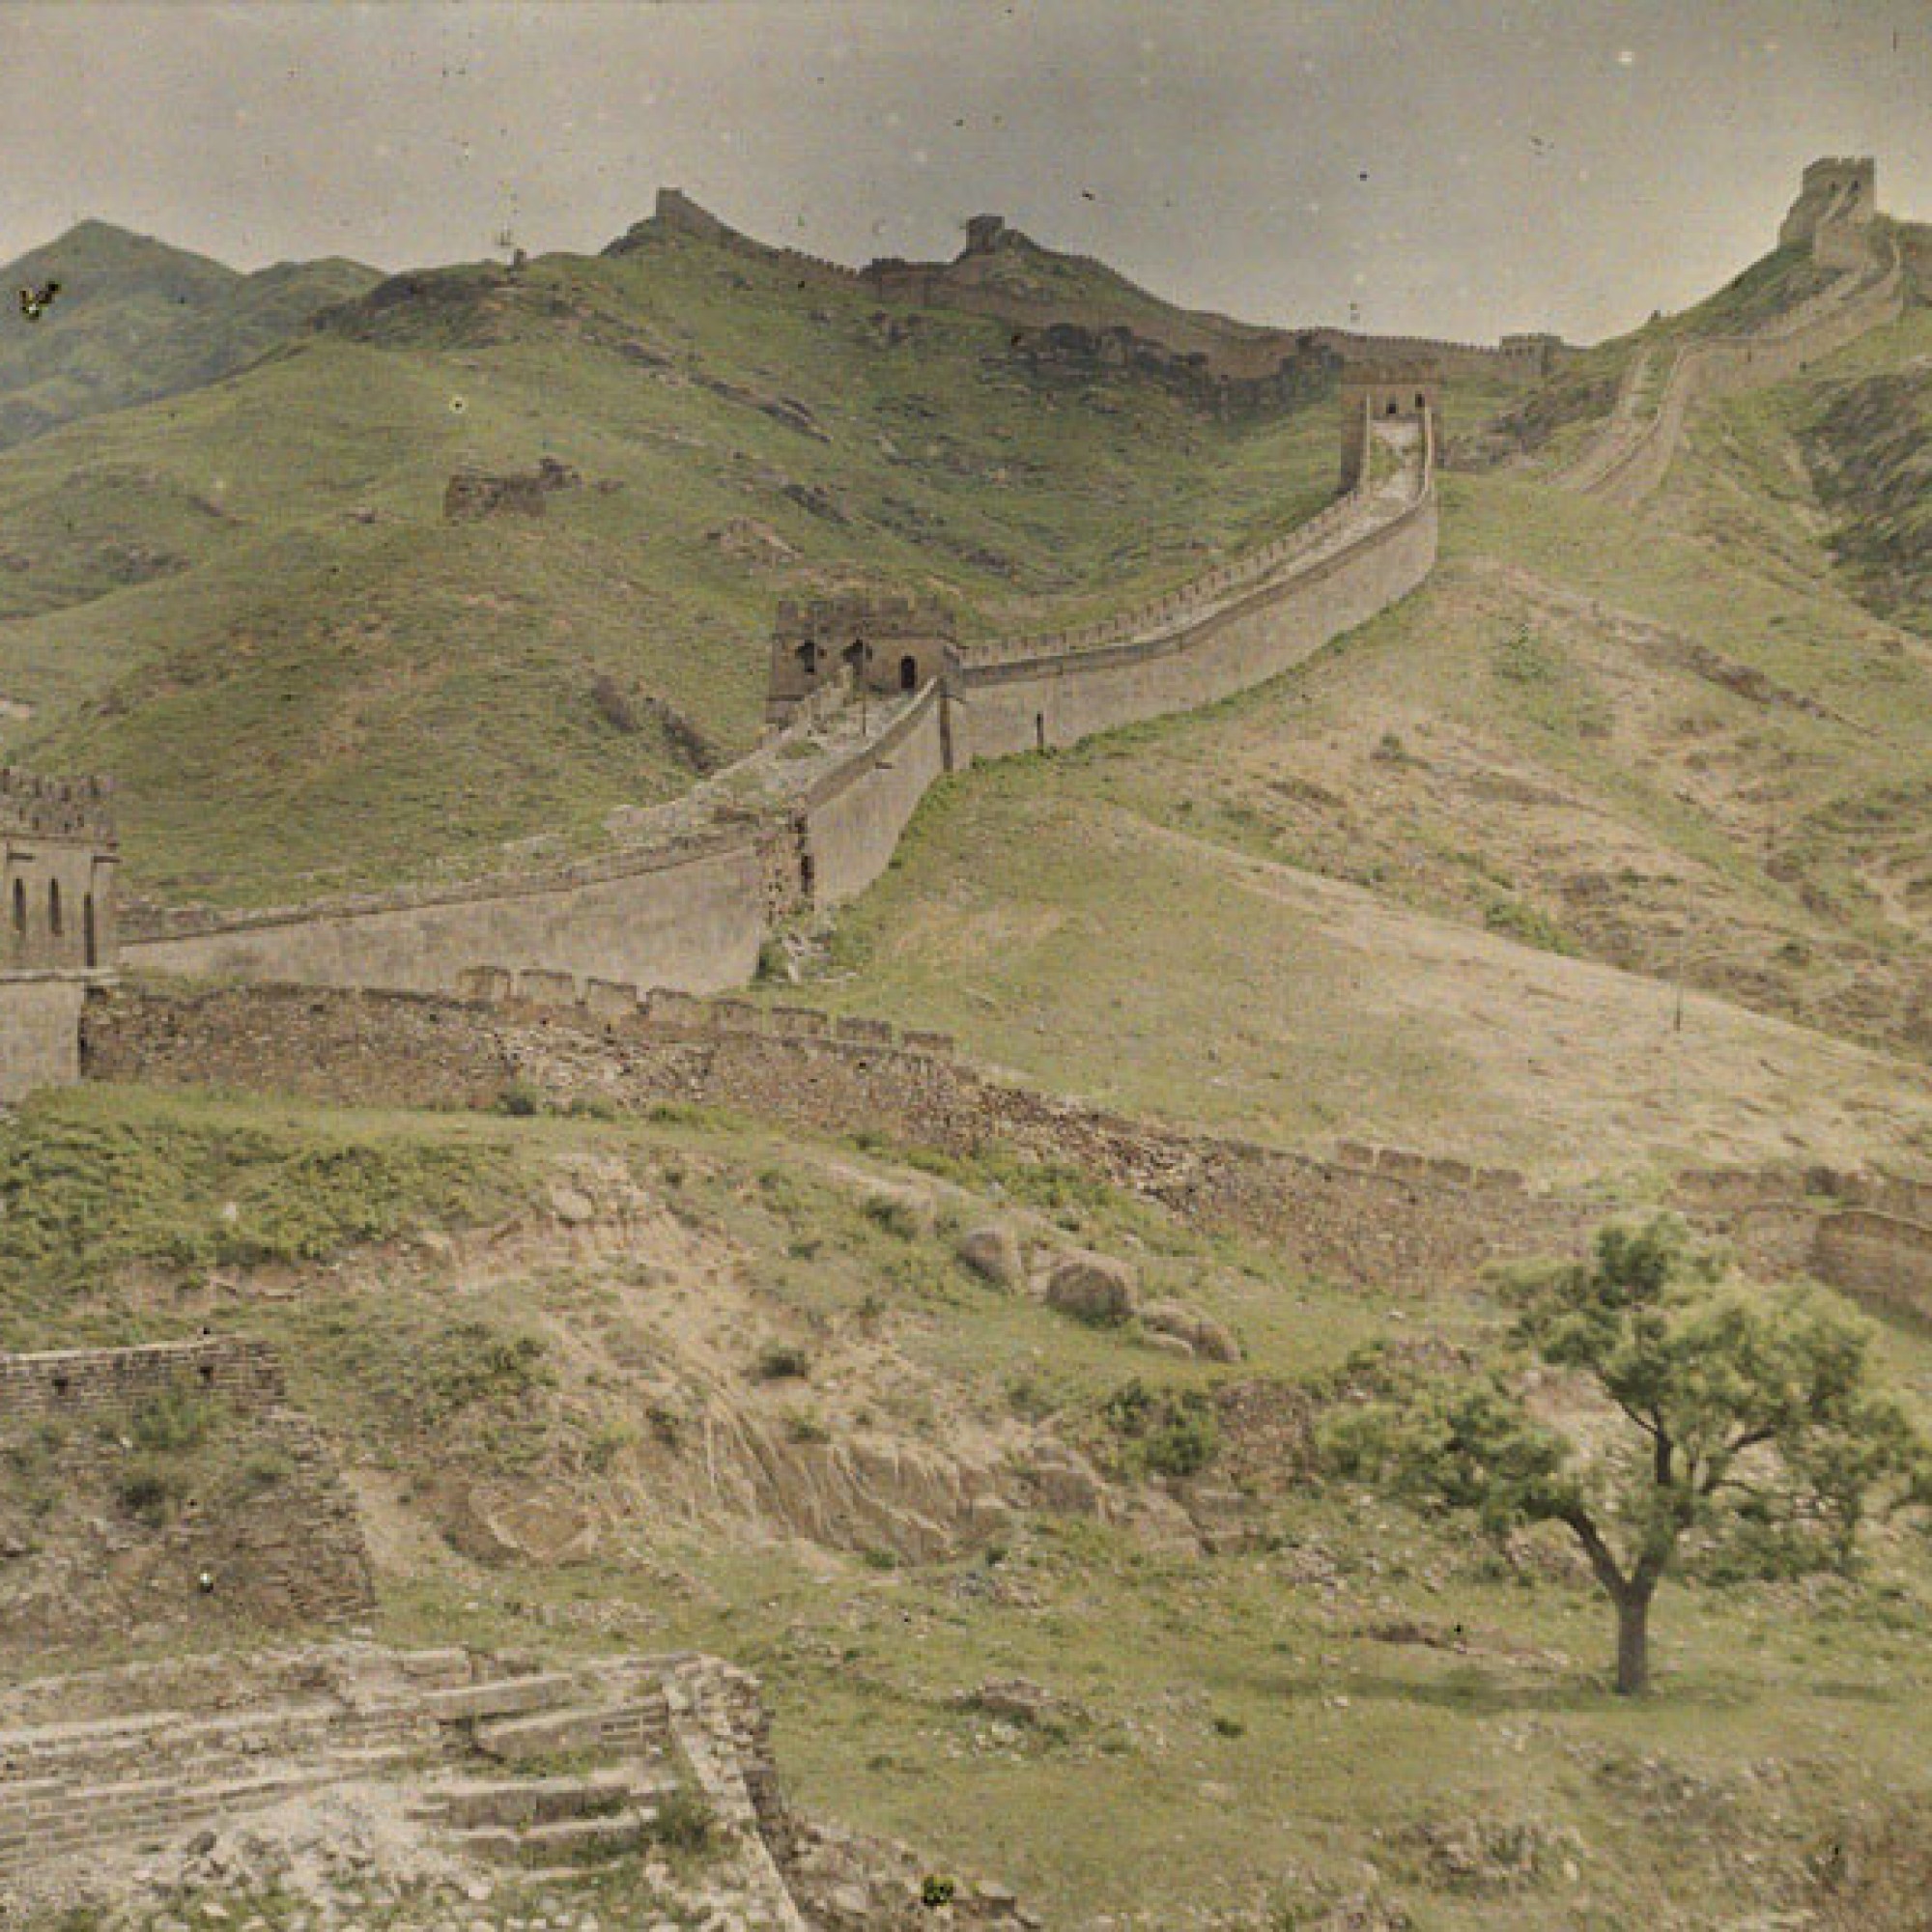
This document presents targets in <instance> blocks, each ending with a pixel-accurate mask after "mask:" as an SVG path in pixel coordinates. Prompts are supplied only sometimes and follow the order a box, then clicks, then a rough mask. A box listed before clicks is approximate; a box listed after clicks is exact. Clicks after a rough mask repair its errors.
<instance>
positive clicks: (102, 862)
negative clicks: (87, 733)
mask: <svg viewBox="0 0 1932 1932" xmlns="http://www.w3.org/2000/svg"><path fill="white" fill-rule="evenodd" d="M112 792H113V786H112V783H111V781H108V780H106V779H96V778H86V779H44V778H37V777H35V776H34V775H33V774H32V773H30V772H22V771H15V770H13V769H12V768H0V973H7V972H60V971H75V972H93V971H98V970H102V969H105V968H106V967H108V966H110V965H112V963H113V959H114V867H115V865H116V863H117V860H118V858H119V853H118V850H117V847H116V841H115V836H114V821H113V814H112V811H111V810H110V807H109V800H110V798H111V796H112Z"/></svg>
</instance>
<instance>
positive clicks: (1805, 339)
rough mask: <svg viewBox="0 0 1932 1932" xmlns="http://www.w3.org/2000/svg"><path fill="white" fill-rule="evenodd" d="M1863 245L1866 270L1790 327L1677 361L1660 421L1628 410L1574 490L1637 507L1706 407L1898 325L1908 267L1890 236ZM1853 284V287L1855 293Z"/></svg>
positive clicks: (1711, 345)
mask: <svg viewBox="0 0 1932 1932" xmlns="http://www.w3.org/2000/svg"><path fill="white" fill-rule="evenodd" d="M1848 232H1850V233H1853V234H1855V235H1856V236H1857V237H1858V238H1859V244H1858V245H1859V249H1860V255H1861V267H1860V268H1859V269H1858V270H1856V271H1855V272H1854V273H1853V274H1850V275H1848V276H1847V277H1846V278H1845V281H1843V282H1840V283H1836V284H1834V285H1833V287H1832V288H1830V289H1827V290H1826V291H1824V292H1823V293H1822V294H1820V295H1817V296H1814V297H1813V298H1811V299H1810V300H1809V301H1808V302H1805V303H1804V304H1803V305H1802V306H1801V307H1799V308H1797V309H1795V310H1793V312H1792V313H1791V315H1790V316H1789V317H1787V318H1786V319H1785V321H1784V323H1783V324H1782V326H1781V327H1777V328H1776V329H1765V330H1760V331H1758V332H1757V333H1754V334H1749V335H1723V336H1712V337H1707V338H1705V339H1704V340H1702V341H1697V342H1692V343H1690V344H1688V345H1687V346H1686V347H1684V348H1683V349H1680V350H1679V351H1678V352H1677V355H1676V359H1675V360H1674V361H1673V362H1672V364H1671V366H1670V371H1669V374H1668V375H1667V377H1666V378H1665V381H1664V384H1663V390H1662V396H1661V398H1660V400H1659V402H1658V406H1657V409H1656V411H1655V412H1654V413H1653V414H1651V415H1650V416H1648V417H1647V418H1643V419H1640V420H1639V419H1635V418H1633V417H1631V416H1630V415H1628V414H1627V412H1623V411H1621V410H1620V411H1619V412H1618V417H1617V419H1616V420H1615V421H1614V422H1613V424H1612V426H1611V427H1610V428H1609V429H1607V430H1606V431H1605V433H1604V434H1603V435H1602V436H1601V437H1599V439H1598V440H1596V441H1595V442H1594V443H1592V444H1591V445H1590V446H1589V447H1588V448H1587V449H1586V450H1585V451H1584V452H1583V453H1582V455H1581V456H1580V457H1579V458H1578V459H1577V461H1576V462H1575V463H1574V464H1573V465H1571V467H1570V468H1569V469H1567V470H1566V471H1565V472H1564V473H1563V475H1562V476H1561V477H1560V478H1559V480H1560V481H1561V482H1562V483H1563V484H1564V485H1565V487H1566V488H1569V489H1572V490H1577V491H1580V492H1585V493H1587V494H1589V495H1592V496H1599V497H1605V498H1607V499H1608V500H1609V501H1611V502H1616V503H1621V504H1624V505H1627V506H1628V505H1631V504H1634V503H1638V502H1641V501H1642V500H1643V498H1644V497H1647V496H1649V495H1650V493H1651V492H1652V491H1653V490H1655V489H1656V488H1657V487H1658V485H1659V484H1660V483H1662V481H1663V478H1664V475H1665V474H1666V472H1667V471H1668V470H1669V469H1670V466H1671V464H1672V462H1674V461H1675V459H1676V455H1677V449H1678V445H1679V443H1680V442H1681V441H1682V440H1683V436H1684V431H1685V427H1686V424H1687V423H1688V422H1689V420H1690V413H1691V412H1692V410H1693V409H1695V408H1696V407H1697V406H1698V405H1699V404H1701V403H1706V402H1709V401H1712V400H1715V399H1716V398H1719V397H1721V396H1726V395H1735V394H1738V393H1740V392H1742V391H1744V390H1747V389H1755V388H1762V387H1765V386H1767V385H1768V384H1773V383H1782V382H1786V381H1789V380H1790V378H1792V377H1793V376H1796V375H1798V374H1800V373H1801V372H1802V371H1804V370H1805V369H1807V368H1809V367H1810V366H1811V364H1812V363H1814V362H1817V361H1820V360H1822V359H1823V358H1824V357H1825V356H1827V355H1833V353H1835V352H1836V351H1837V350H1839V349H1842V348H1844V347H1845V345H1846V344H1847V343H1851V342H1855V341H1857V340H1858V338H1859V337H1860V336H1861V335H1864V334H1866V333H1867V332H1869V331H1870V330H1871V329H1874V328H1878V327H1883V326H1884V325H1885V324H1887V323H1889V322H1894V321H1896V320H1897V318H1898V316H1899V314H1900V313H1901V311H1902V309H1903V307H1904V302H1905V264H1904V258H1903V256H1902V255H1901V253H1900V251H1899V249H1898V246H1897V243H1896V241H1894V240H1892V239H1891V238H1890V237H1889V236H1886V237H1882V238H1881V239H1880V241H1878V243H1877V244H1876V249H1877V253H1876V257H1874V254H1873V246H1874V244H1873V243H1872V241H1871V236H1872V232H1873V231H1872V230H1870V229H1868V228H1859V229H1856V230H1851V231H1848ZM1848 284H1849V286H1848Z"/></svg>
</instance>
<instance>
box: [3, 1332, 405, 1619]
mask: <svg viewBox="0 0 1932 1932" xmlns="http://www.w3.org/2000/svg"><path fill="white" fill-rule="evenodd" d="M170 1399H173V1400H174V1401H176V1402H178V1403H179V1402H183V1401H186V1402H191V1403H193V1404H195V1405H204V1404H205V1405H206V1407H205V1409H203V1411H202V1413H203V1414H204V1415H205V1417H206V1423H205V1427H206V1430H207V1436H206V1444H207V1447H208V1449H209V1451H210V1453H211V1455H212V1456H213V1458H214V1459H216V1460H215V1461H214V1462H212V1463H208V1462H204V1463H197V1465H196V1466H197V1468H198V1469H199V1470H200V1474H201V1475H210V1474H213V1478H214V1480H216V1481H217V1482H220V1483H222V1484H224V1485H225V1487H224V1490H223V1492H222V1494H221V1496H220V1497H219V1498H217V1497H216V1496H214V1495H209V1496H205V1497H204V1496H201V1495H198V1494H196V1495H186V1496H185V1497H183V1498H182V1499H181V1500H182V1504H183V1507H182V1508H181V1509H180V1510H179V1511H178V1512H176V1513H174V1514H172V1515H170V1516H169V1517H168V1518H167V1519H166V1520H156V1521H152V1522H150V1523H148V1524H147V1527H146V1528H145V1529H143V1528H141V1527H137V1525H136V1522H135V1520H132V1519H130V1520H128V1521H127V1522H126V1523H125V1524H123V1525H120V1526H118V1527H117V1526H115V1525H113V1524H103V1523H100V1522H71V1521H68V1520H66V1518H65V1517H64V1515H63V1513H62V1512H63V1510H64V1509H65V1510H72V1509H81V1510H82V1511H83V1512H84V1513H85V1512H91V1511H93V1510H95V1509H97V1508H108V1509H111V1508H112V1507H113V1506H114V1502H115V1498H116V1494H117V1492H118V1489H119V1487H120V1486H121V1485H122V1484H124V1483H125V1481H126V1480H127V1479H128V1477H129V1476H130V1474H134V1473H137V1472H138V1470H139V1468H140V1467H141V1466H144V1464H142V1463H140V1462H139V1461H138V1460H137V1459H141V1458H145V1465H147V1466H152V1468H156V1469H158V1468H160V1467H161V1466H162V1465H164V1464H165V1463H166V1462H167V1458H168V1456H169V1454H170V1453H172V1452H171V1451H170V1449H169V1448H168V1447H167V1446H165V1445H161V1446H156V1448H155V1449H154V1450H153V1451H152V1452H150V1451H148V1450H146V1449H144V1448H143V1444H142V1429H143V1422H144V1418H145V1417H147V1416H149V1415H151V1414H153V1413H155V1412H156V1405H158V1404H161V1403H163V1402H165V1401H168V1400H170ZM0 1446H4V1447H5V1448H6V1449H7V1450H9V1451H10V1452H12V1453H14V1455H15V1456H18V1457H24V1458H26V1459H27V1460H26V1462H25V1463H22V1464H21V1466H22V1467H23V1468H24V1467H27V1466H30V1465H31V1466H32V1467H34V1468H36V1469H38V1470H39V1471H40V1472H41V1478H42V1480H43V1482H44V1484H45V1485H46V1486H47V1493H48V1495H49V1497H50V1499H51V1503H52V1506H53V1507H52V1511H51V1513H50V1514H48V1515H47V1516H45V1517H43V1519H42V1520H41V1522H40V1525H39V1526H38V1527H37V1528H36V1530H35V1531H34V1532H33V1534H32V1536H31V1537H30V1539H29V1540H28V1542H27V1544H26V1546H25V1547H23V1548H16V1549H14V1552H13V1554H12V1556H11V1557H10V1559H9V1560H7V1561H5V1562H0V1606H4V1609H5V1615H4V1617H0V1624H4V1625H5V1626H6V1633H5V1634H7V1635H8V1636H10V1637H14V1638H20V1637H23V1636H24V1637H29V1638H31V1637H32V1636H33V1634H35V1632H36V1631H37V1630H38V1628H39V1625H40V1624H41V1623H42V1622H43V1621H45V1618H44V1617H43V1615H42V1608H41V1606H43V1605H45V1606H47V1607H49V1608H50V1610H51V1614H52V1616H53V1618H54V1619H55V1620H57V1622H58V1625H59V1630H60V1633H61V1634H62V1636H63V1638H64V1639H65V1640H67V1641H72V1640H73V1639H74V1638H76V1637H78V1636H82V1635H84V1634H87V1633H88V1632H89V1631H90V1630H93V1629H96V1628H98V1629H99V1630H100V1631H101V1632H102V1633H103V1634H104V1633H105V1632H107V1631H109V1630H113V1629H116V1628H118V1627H119V1625H120V1622H121V1620H122V1617H123V1615H124V1614H125V1612H126V1608H127V1601H126V1600H127V1597H128V1592H129V1591H131V1592H133V1593H134V1595H135V1596H137V1597H138V1599H139V1603H140V1613H141V1614H142V1616H143V1617H144V1618H146V1617H153V1616H155V1615H156V1614H160V1613H163V1612H165V1611H167V1610H169V1609H171V1608H172V1609H175V1610H177V1611H178V1610H179V1609H180V1608H181V1607H182V1606H183V1605H189V1604H192V1603H193V1602H194V1600H195V1592H196V1590H197V1588H198V1583H197V1578H198V1577H200V1576H201V1574H202V1573H203V1572H206V1573H208V1575H209V1576H210V1577H211V1579H212V1581H213V1586H214V1588H215V1589H216V1590H217V1591H218V1593H219V1598H220V1605H221V1606H222V1607H223V1608H229V1607H240V1608H241V1609H244V1610H245V1611H246V1613H247V1614H248V1615H249V1616H250V1617H251V1618H253V1619H255V1620H257V1621H264V1622H271V1623H286V1622H289V1621H291V1620H294V1621H298V1622H307V1621H314V1620H328V1619H336V1618H344V1617H352V1616H356V1615H360V1614H362V1613H363V1612H365V1611H366V1610H367V1609H368V1608H369V1607H370V1605H371V1604H372V1602H373V1598H372V1595H371V1588H370V1577H369V1563H368V1555H367V1552H366V1550H365V1548H364V1547H363V1543H362V1534H361V1529H360V1526H359V1524H358V1522H357V1520H356V1517H355V1506H354V1504H353V1503H352V1501H351V1500H350V1497H349V1494H348V1492H347V1491H346V1490H345V1489H344V1487H343V1485H342V1482H341V1478H340V1475H339V1472H338V1471H337V1469H336V1466H335V1463H334V1461H333V1459H332V1457H331V1456H330V1455H329V1453H328V1451H327V1448H326V1446H325V1445H324V1444H323V1442H322V1440H321V1438H320V1437H319V1436H318V1435H316V1433H315V1431H314V1429H313V1428H312V1426H311V1425H310V1424H309V1422H308V1419H307V1418H306V1417H305V1416H303V1415H301V1414H300V1413H299V1412H298V1411H297V1410H295V1409H293V1408H291V1407H289V1406H288V1405H287V1403H286V1401H285V1399H284V1390H283V1384H282V1374H281V1369H280V1365H279V1364H278V1363H277V1362H276V1360H275V1358H274V1356H273V1354H272V1353H271V1351H270V1350H269V1348H268V1347H267V1345H266V1344H264V1343H260V1342H250V1341H243V1340H238V1339H236V1338H233V1337H216V1338H211V1339H207V1340H202V1341H198V1342H184V1343H163V1344H156V1345H153V1346H150V1347H146V1348H134V1349H87V1350H56V1351H53V1352H49V1353H43V1354H29V1355H4V1354H0ZM189 1446H193V1447H195V1448H199V1447H200V1446H201V1445H200V1443H198V1442H197V1443H195V1444H193V1445H189V1444H181V1445H178V1448H180V1449H182V1450H185V1449H186V1448H188V1447H189ZM251 1463H252V1466H253V1467H254V1469H255V1471H256V1477H259V1480H257V1479H256V1477H250V1476H249V1475H248V1474H247V1472H246V1465H250V1464H251ZM270 1477H271V1479H270ZM199 1479H200V1478H199V1477H197V1481H199ZM230 1479H236V1480H232V1481H231V1480H230ZM15 1500H17V1498H15ZM204 1505H205V1506H204ZM84 1539H91V1540H88V1541H85V1547H83V1544H82V1540H84ZM69 1541H71V1542H72V1547H71V1548H70V1547H67V1544H68V1542H69ZM97 1546H98V1548H97ZM50 1597H51V1599H52V1602H51V1604H50V1605H47V1600H48V1599H49V1598H50Z"/></svg>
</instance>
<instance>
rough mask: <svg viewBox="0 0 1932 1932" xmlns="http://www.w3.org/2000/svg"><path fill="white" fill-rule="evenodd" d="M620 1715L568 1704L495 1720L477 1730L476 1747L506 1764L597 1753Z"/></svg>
mask: <svg viewBox="0 0 1932 1932" xmlns="http://www.w3.org/2000/svg"><path fill="white" fill-rule="evenodd" d="M617 1715H618V1714H617V1713H616V1712H615V1711H613V1710H611V1709H610V1708H609V1707H608V1706H605V1705H600V1704H568V1705H564V1706H562V1707H561V1708H557V1709H552V1710H545V1711H538V1712H534V1713H532V1714H531V1715H529V1716H527V1717H513V1718H492V1719H486V1720H485V1721H483V1722H481V1723H479V1724H478V1725H477V1726H476V1733H475V1745H476V1748H477V1749H478V1750H480V1751H483V1752H486V1753H487V1754H488V1755H489V1756H491V1757H494V1758H498V1759H501V1760H502V1761H503V1762H504V1763H506V1764H520V1763H523V1762H524V1761H526V1759H529V1758H533V1757H559V1756H565V1755H569V1754H572V1753H575V1752H578V1751H592V1750H598V1749H601V1748H602V1747H603V1745H604V1742H605V1734H606V1731H607V1729H608V1728H609V1727H610V1724H611V1719H614V1718H615V1717H616V1716H617Z"/></svg>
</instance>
